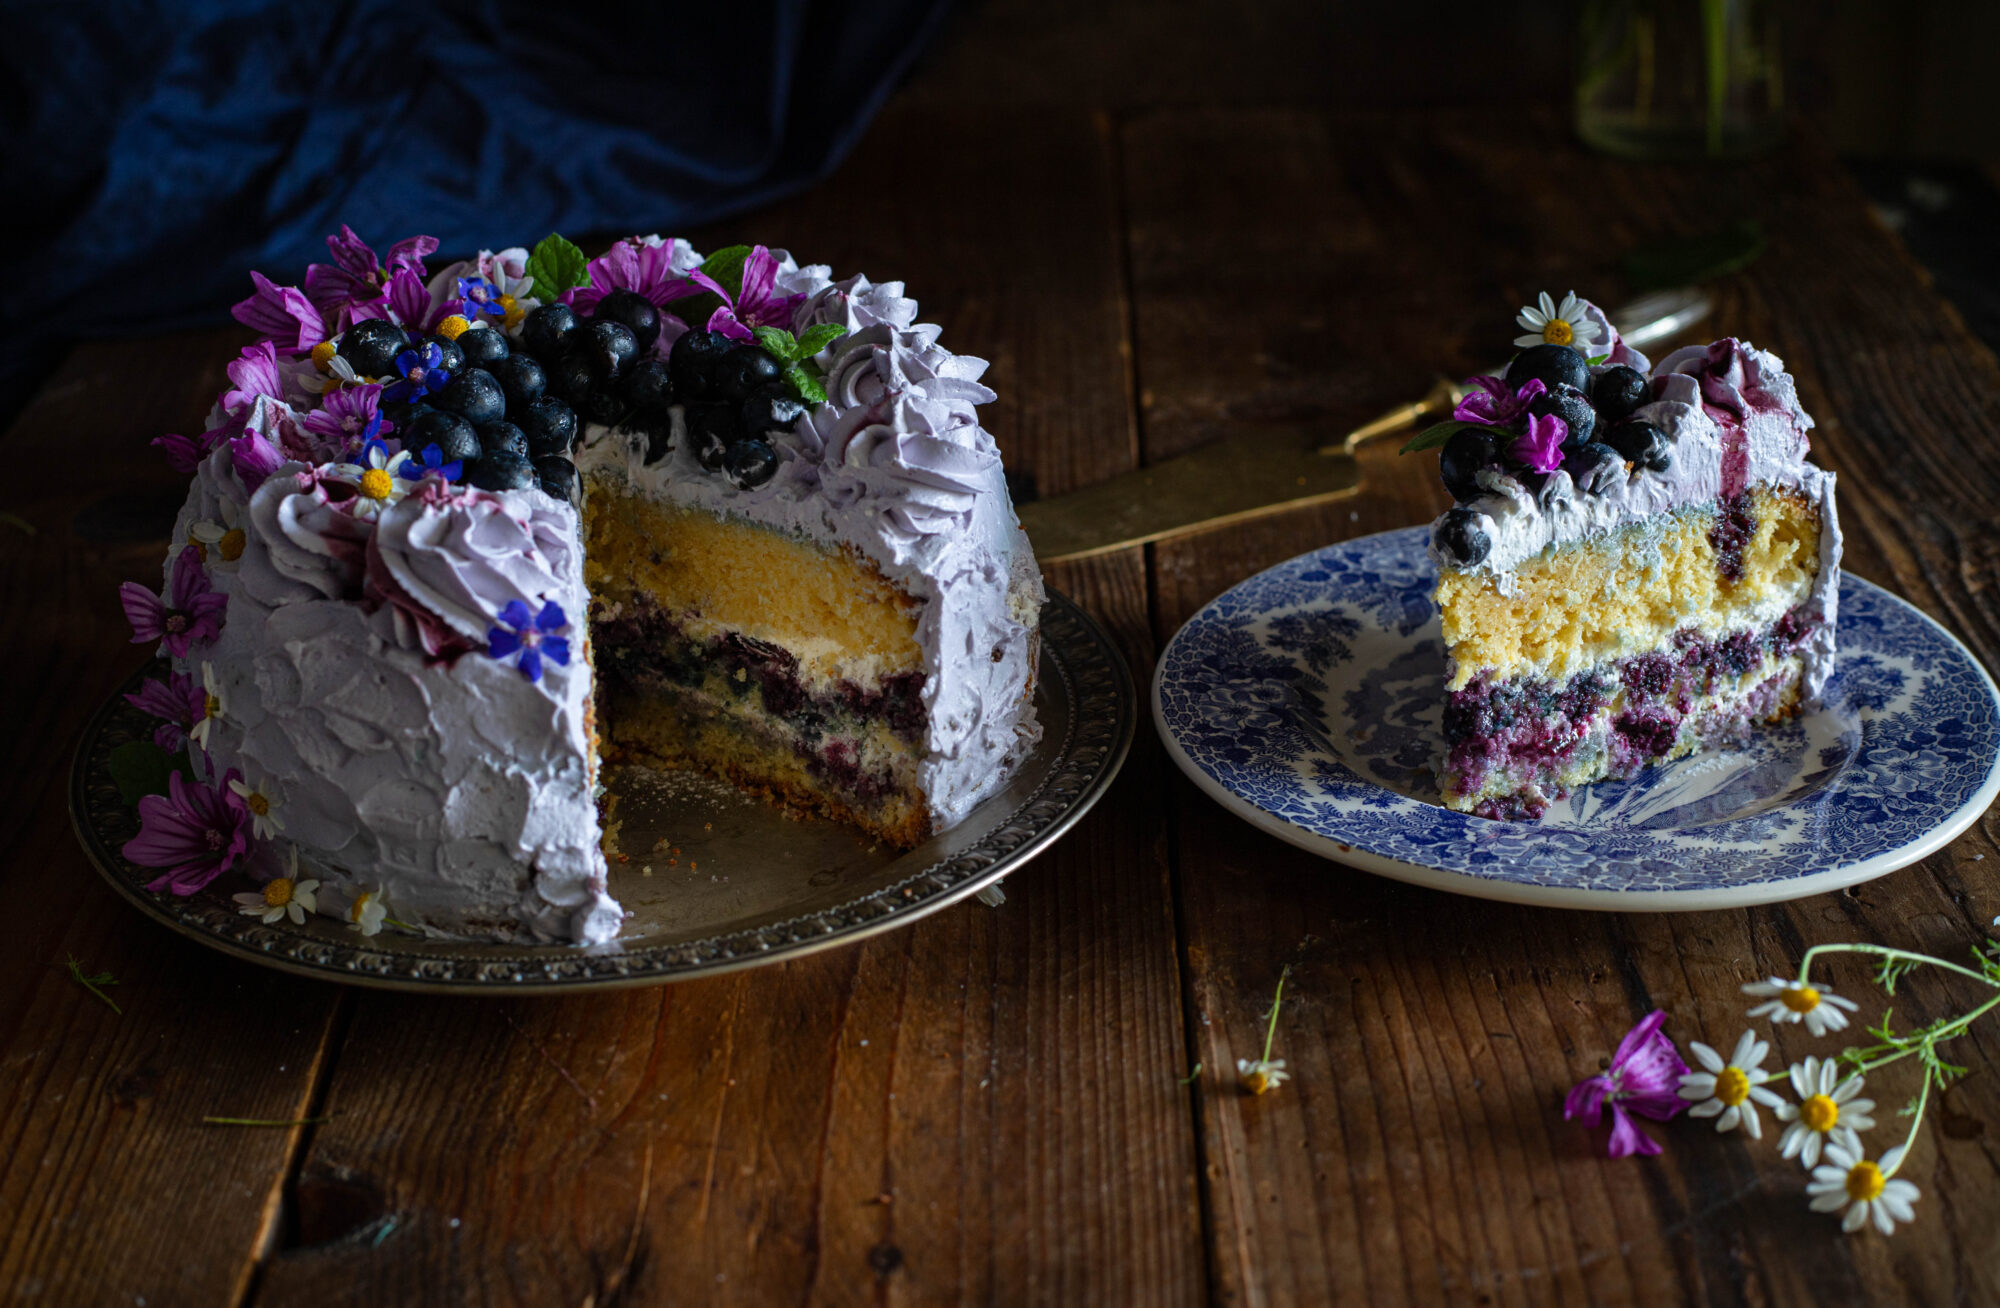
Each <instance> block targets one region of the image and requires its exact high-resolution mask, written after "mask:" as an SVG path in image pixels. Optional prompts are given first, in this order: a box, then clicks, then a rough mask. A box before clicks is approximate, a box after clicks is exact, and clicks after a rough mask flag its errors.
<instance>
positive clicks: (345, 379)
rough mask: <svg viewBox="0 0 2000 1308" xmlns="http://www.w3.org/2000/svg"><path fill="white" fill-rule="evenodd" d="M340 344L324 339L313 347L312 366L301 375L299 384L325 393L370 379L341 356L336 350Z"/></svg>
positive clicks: (319, 392)
mask: <svg viewBox="0 0 2000 1308" xmlns="http://www.w3.org/2000/svg"><path fill="white" fill-rule="evenodd" d="M338 349H339V346H338V344H337V343H336V342H334V341H322V342H321V343H320V344H318V345H316V346H314V347H313V352H312V356H311V357H312V368H311V370H310V371H307V372H302V373H301V374H300V375H299V385H301V386H303V387H304V388H305V389H306V390H309V391H311V392H312V393H313V394H314V395H324V394H326V393H327V392H328V391H337V390H339V389H340V388H341V387H343V386H359V385H361V384H362V383H364V382H366V381H368V380H369V379H368V378H366V377H363V376H362V375H361V374H360V373H358V372H356V371H354V365H353V364H351V363H349V362H348V361H347V360H346V359H343V358H341V357H340V355H339V354H337V353H336V352H335V351H336V350H338Z"/></svg>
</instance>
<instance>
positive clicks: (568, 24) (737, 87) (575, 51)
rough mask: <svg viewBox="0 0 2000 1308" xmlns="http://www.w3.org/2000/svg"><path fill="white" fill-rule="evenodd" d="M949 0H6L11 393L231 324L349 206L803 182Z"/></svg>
mask: <svg viewBox="0 0 2000 1308" xmlns="http://www.w3.org/2000/svg"><path fill="white" fill-rule="evenodd" d="M947 6H948V0H873V2H870V0H725V2H723V3H709V4H672V3H667V4H654V5H628V4H607V3H591V2H590V0H542V2H539V3H530V2H528V0H440V2H439V3H434V4H425V3H419V2H418V0H397V2H394V3H391V2H390V0H354V2H353V3H339V0H285V2H284V3H275V2H273V0H187V2H185V3H160V4H137V3H124V4H119V3H96V4H75V3H72V4H46V3H35V4H23V3H19V2H18V0H9V2H8V3H6V4H4V5H0V20H4V22H5V25H6V26H5V29H4V30H5V31H6V40H5V42H4V43H0V70H4V76H0V88H4V89H0V114H3V115H4V120H5V141H6V146H5V154H4V161H0V196H5V197H7V200H6V202H7V206H8V208H9V210H10V211H11V222H10V225H12V226H15V227H16V230H17V232H18V233H19V235H17V236H16V238H15V247H14V248H15V253H16V256H17V257H16V259H15V260H14V261H13V262H14V263H15V264H16V266H15V267H14V268H12V269H10V270H9V275H8V276H6V277H4V278H0V362H4V363H5V364H6V365H7V366H6V372H7V373H8V374H10V375H9V376H7V377H6V378H5V380H6V382H7V383H8V390H9V391H10V392H11V394H10V395H9V396H8V398H18V396H19V393H20V388H21V387H22V386H24V385H32V383H33V380H34V379H33V377H32V376H27V375H25V374H29V373H32V371H33V370H34V369H35V368H36V367H37V366H38V365H41V364H44V363H45V362H46V361H47V360H48V359H49V357H50V354H51V351H52V350H53V349H55V348H59V347H60V345H61V344H63V343H65V342H67V341H69V340H72V339H75V338H78V337H89V336H102V335H128V334H133V333H141V332H151V331H159V330H163V329H167V328H173V327H180V326H188V325H193V324H196V323H203V322H213V321H222V320H226V317H227V312H228V306H229V305H230V304H231V303H233V302H234V301H236V300H238V299H240V298H242V296H244V295H245V294H247V293H248V290H249V278H248V271H247V270H248V269H251V268H256V269H259V270H260V271H263V272H265V273H267V274H268V275H270V276H272V277H273V278H275V279H276V280H278V281H280V282H281V283H295V282H296V281H297V279H299V278H301V277H302V276H303V275H304V272H305V265H306V264H307V263H308V262H310V261H313V260H317V259H322V258H324V256H325V253H326V247H325V244H324V238H325V237H326V235H327V234H328V233H329V232H332V231H336V230H338V227H339V224H341V223H342V222H345V223H348V224H349V225H351V226H352V227H353V228H354V229H355V230H356V231H357V232H359V233H360V234H361V236H362V237H363V238H364V239H366V240H368V241H369V242H370V243H371V244H373V245H375V246H376V247H377V248H378V249H383V248H386V247H387V246H388V244H389V243H390V242H392V241H395V240H397V239H399V238H401V237H404V236H408V235H411V234H414V233H416V232H425V233H428V234H430V235H433V236H436V237H437V238H438V239H439V241H440V242H442V248H441V253H442V254H447V255H455V254H461V253H469V252H471V251H473V250H475V249H477V248H478V247H479V246H481V245H489V246H497V245H500V244H508V243H514V242H517V241H518V242H521V243H524V244H532V243H533V242H534V241H535V240H536V239H537V238H539V237H540V236H542V235H543V234H545V233H547V232H549V231H551V230H556V231H563V232H566V233H572V234H582V233H586V232H593V231H595V232H622V231H652V230H667V229H677V228H681V227H685V226H688V225H690V224H693V223H697V222H701V221H704V220H707V219H712V218H716V217H719V216H721V215H724V214H727V213H730V212H734V211H738V210H742V209H747V208H750V207H752V206H755V205H758V204H761V203H764V202H766V201H768V200H770V199H773V198H775V197H777V196H779V195H782V194H784V193H787V192H790V191H794V190H797V189H799V188H801V187H803V186H806V185H808V184H810V183H811V182H813V181H814V180H816V179H818V178H819V177H821V176H823V175H825V174H826V173H827V172H828V171H829V170H830V169H831V168H832V167H833V166H834V165H835V164H836V163H837V162H838V161H839V160H840V158H841V156H842V155H843V154H844V153H845V152H846V151H847V149H848V148H849V147H850V146H851V145H852V144H853V142H854V141H855V139H856V138H857V137H858V136H859V135H860V133H861V131H862V130H863V129H864V128H865V127H866V125H867V123H868V120H869V119H870V117H871V116H872V115H873V114H874V112H875V110H876V109H877V108H878V107H879V106H880V104H881V102H882V100H883V99H884V97H885V96H887V94H888V93H889V91H890V90H892V89H893V88H894V86H895V85H896V83H897V82H898V80H900V78H901V77H902V76H903V74H904V72H905V71H906V70H907V69H908V68H909V66H910V64H911V62H912V61H913V60H914V58H915V56H916V55H917V53H918V51H919V50H920V49H921V48H922V46H923V44H924V42H925V41H926V39H928V38H929V36H930V35H931V34H932V33H933V31H934V30H935V29H936V28H937V26H938V25H939V23H940V21H941V19H942V17H943V14H944V11H945V9H946V8H947ZM8 407H10V408H11V405H9V406H8Z"/></svg>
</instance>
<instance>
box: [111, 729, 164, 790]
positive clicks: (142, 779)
mask: <svg viewBox="0 0 2000 1308" xmlns="http://www.w3.org/2000/svg"><path fill="white" fill-rule="evenodd" d="M104 766H105V770H106V771H108V772H109V773H110V774H111V780H112V781H113V782H114V783H115V784H116V785H117V787H118V798H120V799H122V800H124V801H125V803H126V805H127V806H128V807H129V806H131V805H133V804H137V803H138V802H139V801H140V800H141V799H143V798H145V797H146V796H147V795H164V794H166V793H167V775H168V774H169V773H171V772H172V771H173V770H174V761H173V760H172V759H171V758H169V757H168V756H167V751H165V750H164V749H161V748H160V747H159V746H158V745H155V744H154V743H153V742H152V741H150V740H134V741H129V742H127V743H126V744H123V745H120V746H119V747H118V748H117V749H114V750H112V751H111V753H110V755H109V757H107V758H106V759H105V760H104Z"/></svg>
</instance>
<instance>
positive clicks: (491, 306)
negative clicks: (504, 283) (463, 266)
mask: <svg viewBox="0 0 2000 1308" xmlns="http://www.w3.org/2000/svg"><path fill="white" fill-rule="evenodd" d="M458 298H459V299H461V300H463V301H464V302H465V309H464V310H463V312H464V314H465V316H466V317H468V318H470V317H471V316H472V315H473V314H475V313H488V314H492V315H493V316H494V317H495V318H505V317H506V316H507V309H506V306H504V305H502V304H501V303H500V288H499V287H498V286H495V285H494V284H493V283H492V282H489V281H487V280H486V279H485V278H484V277H461V278H459V279H458Z"/></svg>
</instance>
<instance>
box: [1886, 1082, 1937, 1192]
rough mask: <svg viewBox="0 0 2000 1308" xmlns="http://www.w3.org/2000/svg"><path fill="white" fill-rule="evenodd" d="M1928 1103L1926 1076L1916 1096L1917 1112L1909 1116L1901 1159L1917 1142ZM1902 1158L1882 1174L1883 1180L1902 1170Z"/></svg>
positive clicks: (1929, 1089)
mask: <svg viewBox="0 0 2000 1308" xmlns="http://www.w3.org/2000/svg"><path fill="white" fill-rule="evenodd" d="M1930 1101H1931V1078H1930V1077H1929V1076H1926V1077H1924V1088H1923V1089H1922V1090H1921V1091H1919V1092H1918V1094H1917V1111H1916V1112H1914V1113H1912V1114H1911V1115H1910V1133H1909V1134H1908V1135H1906V1136H1904V1137H1903V1158H1908V1157H1909V1156H1910V1146H1912V1145H1914V1144H1915V1143H1916V1142H1917V1129H1918V1128H1919V1127H1921V1126H1922V1125H1923V1124H1924V1106H1925V1105H1926V1104H1928V1103H1930ZM1903 1158H1898V1159H1897V1160H1896V1165H1895V1166H1894V1167H1892V1168H1890V1169H1889V1170H1888V1171H1886V1172H1884V1173H1882V1178H1883V1179H1884V1180H1887V1179H1888V1178H1890V1177H1892V1176H1894V1175H1895V1174H1896V1173H1897V1172H1900V1171H1902V1170H1903Z"/></svg>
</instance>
